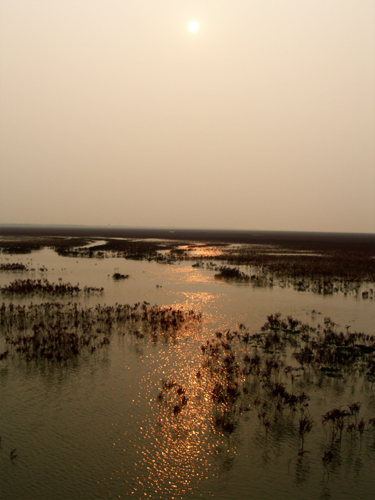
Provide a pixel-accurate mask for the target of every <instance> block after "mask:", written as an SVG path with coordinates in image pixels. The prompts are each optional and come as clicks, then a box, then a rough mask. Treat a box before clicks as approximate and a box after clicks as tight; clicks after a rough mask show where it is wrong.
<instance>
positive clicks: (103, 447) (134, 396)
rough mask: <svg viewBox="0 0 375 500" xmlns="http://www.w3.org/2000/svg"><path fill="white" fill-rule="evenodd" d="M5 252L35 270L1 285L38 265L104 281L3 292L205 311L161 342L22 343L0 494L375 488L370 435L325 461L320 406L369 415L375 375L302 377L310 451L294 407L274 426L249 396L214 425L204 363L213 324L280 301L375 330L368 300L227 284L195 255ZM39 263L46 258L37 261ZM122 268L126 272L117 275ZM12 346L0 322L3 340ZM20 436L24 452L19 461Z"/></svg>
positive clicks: (334, 493) (81, 279)
mask: <svg viewBox="0 0 375 500" xmlns="http://www.w3.org/2000/svg"><path fill="white" fill-rule="evenodd" d="M0 262H4V263H5V262H23V263H28V264H29V265H30V267H33V268H35V269H36V271H30V272H27V273H22V272H18V273H2V274H1V275H0V279H1V284H2V285H5V284H7V283H9V282H11V281H13V280H14V279H16V278H28V277H29V278H38V279H39V278H47V279H48V280H49V281H50V282H55V283H57V282H58V280H59V278H61V280H62V282H64V283H66V282H70V283H71V284H72V285H75V284H77V283H79V284H80V286H81V287H82V288H83V287H84V286H95V287H104V292H103V293H102V294H96V295H93V296H88V297H85V296H83V295H82V296H80V297H79V298H74V299H72V298H50V297H36V296H33V297H28V298H17V299H15V298H10V297H9V296H5V295H4V296H3V297H0V301H4V302H5V303H9V302H10V301H12V302H13V303H14V304H29V303H30V302H31V301H32V302H33V303H38V302H44V301H46V300H50V301H53V300H56V301H59V302H69V301H80V302H81V303H82V304H84V305H86V306H88V307H94V306H95V305H96V304H97V303H101V304H103V303H106V304H107V305H114V304H115V303H116V302H117V303H121V304H125V303H128V304H134V303H136V302H143V301H147V302H149V303H150V304H151V305H154V304H157V305H159V306H171V305H174V306H179V307H184V309H185V310H189V309H194V310H195V311H197V312H198V311H199V312H202V320H201V322H199V323H197V324H196V323H192V324H189V325H187V327H186V328H184V329H182V330H179V331H178V332H177V334H176V335H175V336H174V337H173V336H168V337H165V338H163V337H162V336H161V337H159V339H158V341H157V342H153V341H152V340H151V339H150V338H143V339H140V338H136V337H134V336H131V335H128V334H127V332H114V333H113V334H112V336H111V343H110V345H109V346H108V347H106V348H105V349H103V350H101V352H100V353H99V352H98V353H94V354H93V355H92V356H82V357H79V358H78V359H77V360H76V361H72V362H68V363H66V365H63V364H58V363H50V362H47V361H46V362H39V363H36V364H35V363H34V364H32V363H26V362H25V361H24V360H23V359H22V358H21V357H18V356H17V355H16V356H14V357H11V358H8V359H6V360H3V361H0V398H1V414H0V435H1V437H2V441H1V448H0V461H1V468H0V497H1V498H2V499H4V500H8V499H9V500H10V499H12V500H13V499H14V500H17V499H28V500H34V499H35V500H37V499H38V500H40V499H48V500H60V499H61V500H62V499H71V500H75V499H91V498H98V499H107V498H123V497H126V496H131V497H133V498H163V499H177V498H188V497H192V498H219V499H229V498H243V497H246V498H253V499H268V498H270V499H271V498H272V499H273V498H278V499H290V498H298V499H315V498H325V499H328V498H332V499H342V498H347V499H352V498H361V499H370V498H373V491H374V487H375V474H374V470H375V444H374V438H375V436H374V435H373V434H371V433H369V432H365V433H364V434H363V436H362V437H361V438H359V437H358V436H354V437H352V438H350V437H349V436H345V437H344V439H343V440H342V442H341V444H340V447H341V450H340V453H339V458H338V459H337V460H336V461H335V462H334V463H333V464H332V466H331V467H330V468H329V469H328V468H325V467H324V466H323V465H322V459H321V457H322V455H323V453H324V451H325V450H326V448H327V432H326V431H325V430H324V428H323V427H322V425H321V417H322V414H323V413H325V412H326V411H328V410H330V409H332V408H334V407H340V406H341V407H345V406H346V405H348V404H349V403H352V402H353V401H360V402H361V403H362V407H361V416H363V417H365V420H366V418H367V420H368V418H369V417H374V416H375V397H374V394H375V392H374V388H373V387H372V384H370V383H369V382H367V381H365V380H364V379H363V378H360V377H358V378H357V379H350V380H347V379H345V378H344V379H335V378H328V377H327V378H325V379H324V381H323V383H322V384H320V385H319V386H318V385H316V384H315V383H313V382H311V383H310V384H309V381H308V379H306V377H305V378H304V379H303V382H302V378H301V382H300V388H301V390H304V391H305V392H307V393H308V394H309V396H310V397H311V402H310V412H311V417H312V419H313V420H314V422H315V423H316V425H314V426H313V429H312V431H311V432H310V433H309V435H308V436H307V437H306V442H305V449H306V450H307V451H308V453H305V454H304V455H302V456H298V450H299V447H300V444H299V439H298V433H296V428H297V427H298V418H295V419H293V417H290V418H287V416H286V417H285V419H284V420H283V421H281V422H279V424H278V425H274V426H270V429H269V430H266V429H265V428H264V426H262V425H261V423H260V420H259V418H258V416H257V413H256V411H255V410H254V409H253V408H250V411H248V412H246V413H244V414H242V415H241V417H240V418H239V419H238V426H237V427H236V429H235V431H234V432H233V433H231V434H230V435H228V434H224V433H221V432H219V431H218V429H217V428H215V426H214V425H213V422H212V415H213V411H214V409H213V402H212V398H211V397H210V394H209V393H208V392H207V391H206V390H205V388H206V387H207V386H208V385H207V384H208V381H207V380H205V379H204V378H202V379H199V378H197V375H196V374H197V371H198V370H199V369H200V367H201V363H202V352H201V349H200V346H201V344H202V343H204V342H206V340H208V339H211V338H212V337H214V336H215V332H216V331H218V330H220V331H224V330H225V329H230V328H237V327H238V324H239V323H243V324H244V325H246V327H248V329H249V331H250V333H256V332H258V331H260V327H261V326H262V325H263V324H264V322H265V321H266V319H267V315H269V314H271V313H275V312H278V311H280V312H281V313H282V314H283V315H284V316H287V315H291V316H293V317H294V318H297V319H299V320H301V321H303V322H308V323H310V324H312V325H313V324H317V323H318V322H320V323H322V322H323V319H324V317H325V316H329V317H330V318H331V319H332V320H334V321H335V322H336V323H338V324H339V325H340V327H342V329H345V327H346V325H350V328H351V331H363V332H364V333H366V334H374V331H373V330H374V329H373V325H374V319H373V318H374V302H373V301H372V300H367V301H366V300H362V298H358V297H357V296H352V295H348V296H343V295H342V294H336V295H330V296H323V295H317V294H313V293H311V292H297V291H295V290H293V289H292V288H284V289H281V288H279V287H277V286H274V287H272V288H256V287H253V286H252V285H248V284H234V283H226V282H223V281H218V280H216V279H215V278H214V272H213V271H212V270H209V269H206V268H193V267H192V262H187V261H185V262H182V263H176V264H173V265H161V264H158V263H155V262H147V261H130V260H125V259H117V258H106V259H79V260H77V259H74V258H69V257H60V256H58V255H57V254H56V253H55V252H53V251H52V250H50V249H44V250H41V251H38V252H33V253H32V254H30V255H24V256H4V255H2V256H1V257H0ZM42 266H45V268H47V270H46V271H43V272H42V271H40V270H39V269H40V268H41V267H42ZM244 270H246V268H244ZM114 272H120V273H123V274H129V275H130V278H129V279H126V280H121V281H117V282H116V281H114V280H113V279H112V275H113V273H114ZM313 310H315V311H317V313H318V314H312V311H313ZM2 333H4V332H2ZM5 349H6V344H5V339H4V335H1V336H0V352H3V351H4V350H5ZM172 379H173V380H176V381H178V383H179V384H181V386H183V387H185V388H186V390H187V394H188V404H187V405H186V408H184V410H183V411H182V412H181V413H180V414H178V415H177V416H176V415H174V414H173V412H172V413H171V412H170V411H169V409H168V406H167V405H165V404H161V403H160V401H159V400H158V394H159V391H160V389H161V387H162V385H163V381H166V380H172ZM298 383H299V382H298V379H296V384H298ZM14 448H15V449H16V450H17V458H16V459H14V460H11V459H10V451H11V450H12V449H14Z"/></svg>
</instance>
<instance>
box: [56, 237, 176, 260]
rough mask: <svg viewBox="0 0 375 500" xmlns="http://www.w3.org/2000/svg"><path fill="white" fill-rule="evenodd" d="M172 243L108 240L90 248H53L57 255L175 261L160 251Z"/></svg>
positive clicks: (169, 246)
mask: <svg viewBox="0 0 375 500" xmlns="http://www.w3.org/2000/svg"><path fill="white" fill-rule="evenodd" d="M172 246H173V245H172V244H170V245H168V244H166V243H161V242H155V241H146V240H108V241H106V243H104V244H102V245H96V246H94V247H90V248H64V247H56V248H55V250H56V252H57V253H58V254H59V255H62V256H64V257H75V258H77V257H88V258H105V257H106V256H110V257H119V258H125V259H131V260H148V261H153V260H154V261H158V262H166V261H168V260H169V261H172V260H174V261H176V258H175V257H174V258H172V257H171V256H168V257H167V256H165V255H163V253H162V251H164V250H166V249H167V248H169V249H170V248H171V247H172Z"/></svg>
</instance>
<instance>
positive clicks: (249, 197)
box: [0, 0, 375, 232]
mask: <svg viewBox="0 0 375 500" xmlns="http://www.w3.org/2000/svg"><path fill="white" fill-rule="evenodd" d="M374 19H375V2H374V1H373V0H354V1H351V0H337V1H332V0H324V1H323V0H322V1H320V0H311V1H309V0H294V1H291V0H282V1H281V0H261V1H257V0H249V1H242V0H231V1H220V0H215V1H204V0H199V1H183V0H181V1H176V0H165V1H163V0H160V1H158V0H154V1H144V0H127V1H116V0H85V1H81V0H75V1H70V0H43V1H39V0H24V1H21V0H0V71H1V74H0V105H1V108H0V109H1V112H0V223H46V224H89V225H103V224H104V225H107V224H111V225H123V226H145V227H170V226H175V227H185V228H189V227H190V228H224V229H225V228H226V229H263V230H304V231H339V232H341V231H344V232H375V153H374V151H375V139H374V138H375V125H374V124H375V104H374V88H375V78H374V75H375V23H374ZM192 21H196V22H197V23H198V26H199V28H198V30H197V31H196V32H192V31H190V30H189V25H190V23H191V22H192Z"/></svg>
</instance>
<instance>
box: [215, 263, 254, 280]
mask: <svg viewBox="0 0 375 500" xmlns="http://www.w3.org/2000/svg"><path fill="white" fill-rule="evenodd" d="M215 278H217V279H224V280H230V281H237V282H244V283H248V282H249V281H250V276H248V275H247V274H245V273H242V272H241V271H240V270H239V269H238V268H237V267H227V266H222V267H219V272H218V273H217V274H215Z"/></svg>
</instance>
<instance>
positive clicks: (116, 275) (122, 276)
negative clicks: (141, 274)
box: [112, 273, 129, 281]
mask: <svg viewBox="0 0 375 500" xmlns="http://www.w3.org/2000/svg"><path fill="white" fill-rule="evenodd" d="M112 278H113V279H114V280H116V281H118V280H126V279H128V278H129V274H121V273H114V274H113V276H112Z"/></svg>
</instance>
